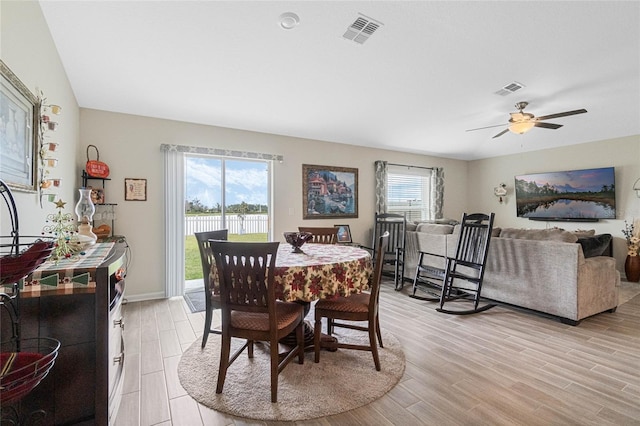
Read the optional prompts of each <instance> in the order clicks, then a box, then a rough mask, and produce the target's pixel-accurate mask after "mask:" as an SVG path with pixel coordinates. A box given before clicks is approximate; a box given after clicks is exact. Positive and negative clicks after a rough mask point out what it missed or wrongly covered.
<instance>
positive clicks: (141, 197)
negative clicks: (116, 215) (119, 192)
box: [124, 178, 147, 201]
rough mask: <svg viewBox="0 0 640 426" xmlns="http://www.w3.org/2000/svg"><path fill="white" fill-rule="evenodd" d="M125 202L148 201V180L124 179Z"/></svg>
mask: <svg viewBox="0 0 640 426" xmlns="http://www.w3.org/2000/svg"><path fill="white" fill-rule="evenodd" d="M124 200H125V201H147V180H146V179H136V178H125V179H124Z"/></svg>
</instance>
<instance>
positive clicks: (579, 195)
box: [515, 167, 616, 222]
mask: <svg viewBox="0 0 640 426" xmlns="http://www.w3.org/2000/svg"><path fill="white" fill-rule="evenodd" d="M515 181H516V183H515V189H516V209H517V213H518V217H526V218H529V219H531V220H549V221H576V222H578V221H597V220H599V219H615V218H616V185H615V170H614V168H613V167H603V168H598V169H584V170H568V171H561V172H548V173H536V174H527V175H521V176H516V177H515Z"/></svg>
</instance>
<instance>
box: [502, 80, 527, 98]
mask: <svg viewBox="0 0 640 426" xmlns="http://www.w3.org/2000/svg"><path fill="white" fill-rule="evenodd" d="M523 87H524V84H522V83H518V82H517V81H514V82H513V83H509V84H507V85H506V86H504V87H503V88H502V89H500V90H498V91H497V92H495V94H496V95H500V96H507V95H510V94H512V93H513V92H516V91H518V90H520V89H522V88H523Z"/></svg>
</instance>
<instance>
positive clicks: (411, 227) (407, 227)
mask: <svg viewBox="0 0 640 426" xmlns="http://www.w3.org/2000/svg"><path fill="white" fill-rule="evenodd" d="M417 227H418V225H416V224H415V223H411V222H407V224H406V225H405V230H406V231H407V232H411V231H415V230H416V228H417Z"/></svg>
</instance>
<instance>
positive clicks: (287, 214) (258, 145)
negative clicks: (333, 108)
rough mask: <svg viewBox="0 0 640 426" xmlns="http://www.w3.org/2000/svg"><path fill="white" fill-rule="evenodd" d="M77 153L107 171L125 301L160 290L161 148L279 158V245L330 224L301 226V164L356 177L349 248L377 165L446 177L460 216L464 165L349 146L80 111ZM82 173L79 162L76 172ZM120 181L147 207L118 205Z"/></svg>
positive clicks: (448, 197)
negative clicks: (133, 183) (121, 248)
mask: <svg viewBox="0 0 640 426" xmlns="http://www.w3.org/2000/svg"><path fill="white" fill-rule="evenodd" d="M80 122H81V130H80V135H81V138H80V139H81V140H82V143H81V146H80V151H81V152H84V149H85V147H86V144H88V143H92V144H94V145H97V146H98V148H99V149H100V159H101V160H102V161H105V162H107V164H109V167H110V169H111V175H110V178H111V179H112V180H111V181H109V182H107V184H106V190H105V193H106V198H107V202H110V203H117V204H118V207H117V215H118V219H117V221H116V225H115V230H116V233H117V234H121V235H125V236H126V237H127V241H128V242H129V244H130V245H131V250H132V254H133V264H132V266H131V268H130V271H129V276H128V296H129V298H130V299H132V300H135V298H136V297H141V298H142V297H154V296H157V295H158V294H160V293H161V292H162V291H163V289H164V287H163V285H164V280H163V273H164V269H163V267H162V264H163V261H164V247H163V241H164V223H163V188H162V186H163V175H164V173H163V157H162V153H161V151H160V145H161V144H163V143H169V144H172V143H174V144H181V145H192V146H203V147H215V148H222V149H225V148H228V149H241V150H246V151H254V152H262V153H268V154H282V155H284V161H283V162H282V163H278V162H276V163H275V164H274V188H275V194H274V199H273V214H274V218H275V223H274V232H273V239H274V240H275V241H284V238H283V237H282V233H283V232H285V231H290V230H295V229H297V227H298V226H299V225H308V226H314V225H316V226H322V225H333V224H334V223H335V222H336V221H335V220H331V219H322V220H304V221H303V219H302V164H303V163H305V164H320V165H329V166H340V167H355V168H357V169H358V180H359V191H358V192H359V197H358V210H359V217H358V218H357V219H341V220H340V223H346V224H349V225H350V227H351V230H352V233H353V238H354V240H355V241H359V242H363V243H366V242H368V240H369V239H370V236H369V235H370V234H369V229H370V228H371V226H372V224H373V217H374V203H375V199H374V189H373V188H374V166H373V163H374V161H376V160H387V161H389V162H393V163H400V164H409V165H415V166H438V167H444V169H445V178H446V185H445V198H444V200H445V205H444V213H445V215H446V216H447V217H460V215H461V214H462V212H463V211H464V209H465V208H466V205H467V202H466V198H467V194H466V187H467V185H466V182H467V162H465V161H460V160H449V159H443V158H436V157H427V156H423V155H415V154H406V153H400V152H393V151H384V150H376V149H367V148H362V147H355V146H350V145H343V144H335V143H328V142H322V141H312V140H305V139H298V138H292V137H286V136H278V135H272V134H264V133H256V132H247V131H242V130H235V129H227V128H221V127H214V126H203V125H197V124H191V123H184V122H177V121H170V120H161V119H154V118H148V117H140V116H134V115H127V114H117V113H111V112H106V111H97V110H91V109H81V110H80ZM83 165H84V158H80V159H79V161H78V164H77V167H78V168H79V169H80V168H82V167H83ZM124 178H142V179H147V192H148V195H147V198H148V201H146V202H138V201H124V193H123V192H124V191H123V187H124Z"/></svg>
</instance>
